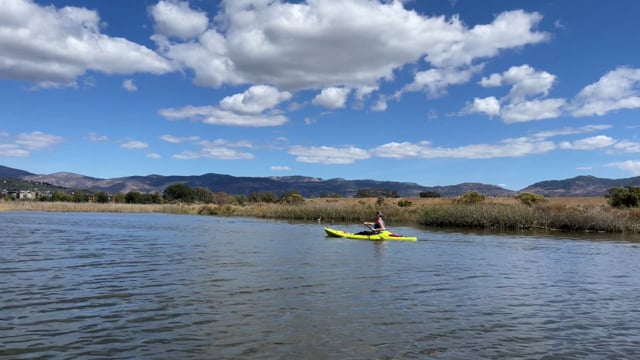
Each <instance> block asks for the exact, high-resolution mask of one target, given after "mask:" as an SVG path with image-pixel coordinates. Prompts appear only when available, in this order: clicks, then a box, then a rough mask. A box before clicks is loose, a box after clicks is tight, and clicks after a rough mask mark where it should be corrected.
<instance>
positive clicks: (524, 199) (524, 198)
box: [516, 193, 547, 206]
mask: <svg viewBox="0 0 640 360" xmlns="http://www.w3.org/2000/svg"><path fill="white" fill-rule="evenodd" d="M516 199H518V200H520V202H521V203H523V204H524V205H528V206H531V205H533V204H537V203H543V202H545V201H547V199H545V198H544V196H542V195H538V194H532V193H521V194H518V195H516Z"/></svg>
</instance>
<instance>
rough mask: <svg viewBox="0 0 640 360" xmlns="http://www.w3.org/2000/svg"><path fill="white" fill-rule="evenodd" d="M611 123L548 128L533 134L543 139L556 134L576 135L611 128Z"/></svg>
mask: <svg viewBox="0 0 640 360" xmlns="http://www.w3.org/2000/svg"><path fill="white" fill-rule="evenodd" d="M610 128H611V125H606V124H601V125H585V126H582V127H579V128H570V127H567V128H564V129H559V130H547V131H540V132H537V133H535V134H534V135H533V136H534V137H536V138H542V139H546V138H550V137H555V136H561V135H575V134H584V133H588V132H594V131H601V130H607V129H610Z"/></svg>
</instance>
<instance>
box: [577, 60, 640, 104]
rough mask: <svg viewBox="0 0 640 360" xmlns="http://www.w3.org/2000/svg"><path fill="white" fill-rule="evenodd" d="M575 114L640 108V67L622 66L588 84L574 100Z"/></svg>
mask: <svg viewBox="0 0 640 360" xmlns="http://www.w3.org/2000/svg"><path fill="white" fill-rule="evenodd" d="M571 105H572V114H573V116H592V115H598V116H602V115H605V114H607V113H609V112H611V111H615V110H620V109H637V108H640V69H635V68H629V67H620V68H617V69H615V70H613V71H610V72H608V73H607V74H605V75H604V76H602V77H601V78H600V80H598V81H597V82H595V83H593V84H590V85H587V86H586V87H585V88H584V89H582V91H580V93H578V95H576V97H575V98H574V99H573V101H572V104H571Z"/></svg>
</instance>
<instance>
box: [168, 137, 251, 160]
mask: <svg viewBox="0 0 640 360" xmlns="http://www.w3.org/2000/svg"><path fill="white" fill-rule="evenodd" d="M163 137H164V139H165V141H166V140H172V141H171V142H174V143H181V142H183V141H191V142H192V143H193V144H194V145H195V146H198V147H199V149H198V150H197V151H183V152H182V153H180V154H175V155H173V156H172V158H173V159H177V160H195V159H201V158H210V159H219V160H247V159H253V158H254V155H253V154H251V153H248V152H243V151H239V150H236V149H234V148H252V147H253V144H252V143H251V142H249V141H244V140H243V141H228V140H223V139H217V140H213V141H210V140H200V139H199V138H198V137H189V138H176V137H173V136H170V135H165V136H163Z"/></svg>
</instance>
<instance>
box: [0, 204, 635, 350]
mask: <svg viewBox="0 0 640 360" xmlns="http://www.w3.org/2000/svg"><path fill="white" fill-rule="evenodd" d="M0 224H1V225H2V233H1V236H0V290H1V292H0V358H2V359H424V358H431V359H481V358H492V359H514V358H532V359H542V358H544V359H606V358H609V359H637V358H640V306H639V305H640V276H639V274H640V243H637V242H634V241H632V240H633V239H624V238H614V239H611V238H605V237H604V236H600V235H590V236H589V237H574V236H568V235H567V236H561V235H556V236H551V235H545V234H542V235H523V234H520V235H518V234H510V235H504V234H503V235H499V234H489V233H462V232H454V231H449V232H446V231H430V230H426V229H417V228H409V227H399V228H398V227H396V228H393V230H394V231H395V232H400V233H405V234H407V235H415V236H418V238H419V241H418V242H416V243H406V242H384V243H378V242H371V241H358V240H344V239H334V238H326V237H325V235H324V232H323V229H322V226H323V225H321V224H315V223H311V224H309V223H305V224H300V223H288V222H283V221H267V220H259V219H247V218H225V217H209V216H184V215H182V216H180V215H166V214H94V213H40V212H5V213H2V212H0ZM335 227H338V228H342V229H346V230H360V228H359V227H357V226H353V225H351V226H348V225H336V226H335ZM630 240H631V241H630Z"/></svg>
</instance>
